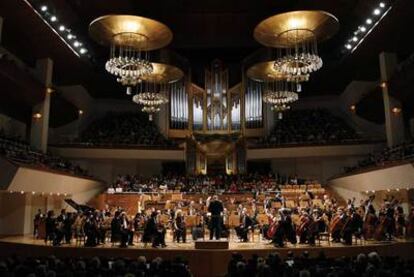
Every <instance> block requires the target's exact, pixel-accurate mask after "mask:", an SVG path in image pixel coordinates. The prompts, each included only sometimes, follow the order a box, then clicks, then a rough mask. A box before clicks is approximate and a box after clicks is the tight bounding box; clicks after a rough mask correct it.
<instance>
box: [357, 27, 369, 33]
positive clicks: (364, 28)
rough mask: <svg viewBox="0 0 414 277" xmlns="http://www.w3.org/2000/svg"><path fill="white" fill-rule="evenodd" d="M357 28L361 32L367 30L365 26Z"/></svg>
mask: <svg viewBox="0 0 414 277" xmlns="http://www.w3.org/2000/svg"><path fill="white" fill-rule="evenodd" d="M359 29H360V30H361V32H366V30H367V28H366V27H365V26H361V27H360V28H359Z"/></svg>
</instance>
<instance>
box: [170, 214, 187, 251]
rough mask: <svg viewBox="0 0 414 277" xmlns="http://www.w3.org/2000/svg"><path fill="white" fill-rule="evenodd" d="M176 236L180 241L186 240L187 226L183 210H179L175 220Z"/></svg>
mask: <svg viewBox="0 0 414 277" xmlns="http://www.w3.org/2000/svg"><path fill="white" fill-rule="evenodd" d="M173 227H174V237H175V239H176V240H177V242H178V243H179V242H180V240H182V242H183V243H185V241H186V237H187V228H186V226H185V218H184V215H183V213H182V211H181V210H177V211H176V213H175V217H174V222H173Z"/></svg>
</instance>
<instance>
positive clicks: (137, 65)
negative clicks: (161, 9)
mask: <svg viewBox="0 0 414 277" xmlns="http://www.w3.org/2000/svg"><path fill="white" fill-rule="evenodd" d="M89 33H90V35H91V36H92V38H94V39H95V40H96V41H97V42H98V43H100V44H103V45H109V46H110V55H109V59H108V61H107V62H106V64H105V69H106V71H108V72H109V73H110V74H112V75H114V76H115V77H116V81H117V82H118V83H120V84H122V85H123V86H126V87H127V89H126V92H127V94H128V95H130V94H131V93H132V87H134V86H136V85H137V84H139V83H140V82H142V80H143V79H144V78H145V77H146V76H149V75H150V74H151V73H152V72H153V70H154V69H153V66H152V64H151V62H150V55H149V51H151V50H156V49H159V48H162V47H164V46H166V45H167V44H169V43H170V41H171V40H172V33H171V31H170V29H169V28H168V27H167V26H165V25H164V24H162V23H160V22H158V21H155V20H152V19H148V18H144V17H140V16H132V15H106V16H102V17H99V18H97V19H95V20H94V21H92V22H91V24H90V26H89Z"/></svg>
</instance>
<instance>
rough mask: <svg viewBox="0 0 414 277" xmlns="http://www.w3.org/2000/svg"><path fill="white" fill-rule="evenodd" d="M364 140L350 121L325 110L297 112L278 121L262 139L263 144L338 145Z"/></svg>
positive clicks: (260, 143)
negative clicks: (350, 125) (351, 125)
mask: <svg viewBox="0 0 414 277" xmlns="http://www.w3.org/2000/svg"><path fill="white" fill-rule="evenodd" d="M358 139H360V137H359V136H358V135H357V133H356V132H355V131H354V130H353V129H352V128H351V127H349V126H348V125H347V124H346V122H345V121H344V120H343V119H341V118H339V117H337V116H334V115H332V114H331V113H330V112H329V111H327V110H324V109H317V110H293V111H289V112H287V113H285V114H284V116H283V119H281V120H277V121H276V122H275V127H274V129H273V130H272V132H271V134H270V135H269V136H268V137H264V138H262V139H259V140H258V141H257V142H258V144H259V145H264V146H277V145H286V144H336V143H345V142H352V141H356V140H358Z"/></svg>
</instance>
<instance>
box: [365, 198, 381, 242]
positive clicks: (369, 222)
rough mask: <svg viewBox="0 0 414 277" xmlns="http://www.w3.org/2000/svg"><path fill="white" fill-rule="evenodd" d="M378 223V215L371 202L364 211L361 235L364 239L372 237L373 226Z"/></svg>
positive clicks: (373, 232)
mask: <svg viewBox="0 0 414 277" xmlns="http://www.w3.org/2000/svg"><path fill="white" fill-rule="evenodd" d="M377 224H378V217H377V215H376V211H375V208H374V206H373V205H372V204H369V206H368V208H367V211H366V212H365V219H364V223H363V235H364V239H366V240H368V239H372V238H374V234H375V228H376V227H377Z"/></svg>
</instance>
